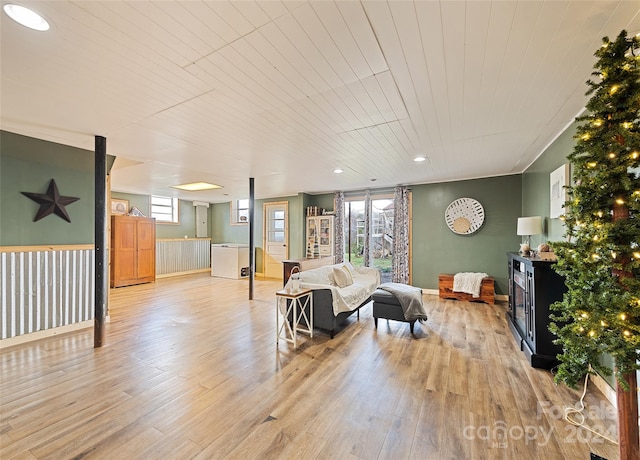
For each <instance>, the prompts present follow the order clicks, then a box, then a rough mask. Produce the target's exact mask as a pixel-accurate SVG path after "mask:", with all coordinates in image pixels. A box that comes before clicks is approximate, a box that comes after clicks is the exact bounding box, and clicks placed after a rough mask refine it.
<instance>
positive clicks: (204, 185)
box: [171, 182, 222, 192]
mask: <svg viewBox="0 0 640 460" xmlns="http://www.w3.org/2000/svg"><path fill="white" fill-rule="evenodd" d="M171 187H173V188H178V189H180V190H187V191H189V192H196V191H199V190H213V189H215V188H222V186H221V185H216V184H210V183H208V182H192V183H190V184H182V185H172V186H171Z"/></svg>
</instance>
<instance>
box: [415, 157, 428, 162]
mask: <svg viewBox="0 0 640 460" xmlns="http://www.w3.org/2000/svg"><path fill="white" fill-rule="evenodd" d="M426 159H427V157H423V156H419V157H415V158H414V159H413V161H415V162H416V163H421V162H423V161H425V160H426Z"/></svg>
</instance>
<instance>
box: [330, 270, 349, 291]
mask: <svg viewBox="0 0 640 460" xmlns="http://www.w3.org/2000/svg"><path fill="white" fill-rule="evenodd" d="M333 279H334V280H335V282H336V286H338V287H340V288H343V287H347V286H351V285H352V284H353V277H352V276H351V272H350V271H349V269H348V268H347V267H345V266H342V267H333Z"/></svg>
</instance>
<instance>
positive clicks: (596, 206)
mask: <svg viewBox="0 0 640 460" xmlns="http://www.w3.org/2000/svg"><path fill="white" fill-rule="evenodd" d="M639 51H640V42H639V39H638V37H635V36H634V37H628V36H627V33H626V31H622V32H621V33H620V34H619V35H618V37H617V38H616V39H615V40H614V41H611V40H609V39H608V38H607V37H605V38H603V46H602V47H601V48H599V49H598V50H597V51H596V53H595V56H596V57H597V59H598V60H597V62H596V64H595V66H594V71H593V73H592V79H589V80H588V81H587V85H588V91H587V95H590V96H591V98H590V100H589V102H588V104H587V114H586V115H584V116H581V117H579V118H577V121H578V123H579V127H578V130H577V133H576V136H575V140H576V144H575V147H574V150H573V152H572V153H571V154H570V155H569V156H568V159H569V161H570V162H571V165H572V168H573V185H572V186H570V187H569V197H570V198H569V200H568V201H567V202H566V203H565V215H564V216H563V220H564V222H565V228H566V234H565V235H566V237H567V241H566V242H559V243H553V244H552V246H553V248H554V251H555V252H556V254H557V256H558V262H557V264H556V267H555V268H556V271H557V272H558V273H560V274H562V275H563V276H564V277H565V283H566V285H567V289H568V291H567V293H566V294H565V296H564V298H563V300H562V301H561V302H557V303H556V304H554V306H553V308H554V311H555V312H556V313H555V314H554V315H553V316H552V319H553V322H552V323H551V326H550V329H551V331H552V332H553V333H554V334H556V335H557V337H558V339H557V342H558V343H560V344H561V345H562V347H563V354H562V355H560V356H559V359H560V362H561V364H560V366H559V368H558V372H557V374H556V381H558V382H565V383H567V384H568V385H570V386H575V385H576V384H577V383H578V382H579V381H580V380H581V379H582V378H583V377H584V375H585V373H587V372H588V369H589V366H591V367H592V368H593V369H595V370H597V371H599V372H600V373H603V374H609V373H610V372H611V370H610V369H609V368H607V367H606V366H603V365H602V364H601V363H600V359H599V358H600V356H601V355H602V354H603V353H607V354H609V355H611V356H612V357H613V359H614V361H615V371H614V372H615V375H616V378H617V379H618V381H619V382H620V383H621V385H622V386H623V387H625V385H626V383H625V382H626V380H625V378H624V376H625V375H627V374H629V373H631V372H635V371H636V369H638V368H639V365H638V364H637V362H638V359H640V353H639V352H638V349H639V348H640V177H639V176H640V174H639V173H638V171H639V168H640V154H639V153H638V152H640V59H639V58H638V54H639Z"/></svg>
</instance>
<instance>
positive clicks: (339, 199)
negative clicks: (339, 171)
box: [333, 192, 344, 264]
mask: <svg viewBox="0 0 640 460" xmlns="http://www.w3.org/2000/svg"><path fill="white" fill-rule="evenodd" d="M333 210H334V212H335V216H336V217H335V219H334V227H335V228H334V229H333V234H334V241H335V247H334V250H333V252H334V254H335V256H336V263H337V264H339V263H342V262H344V192H336V193H335V195H334V196H333Z"/></svg>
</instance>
